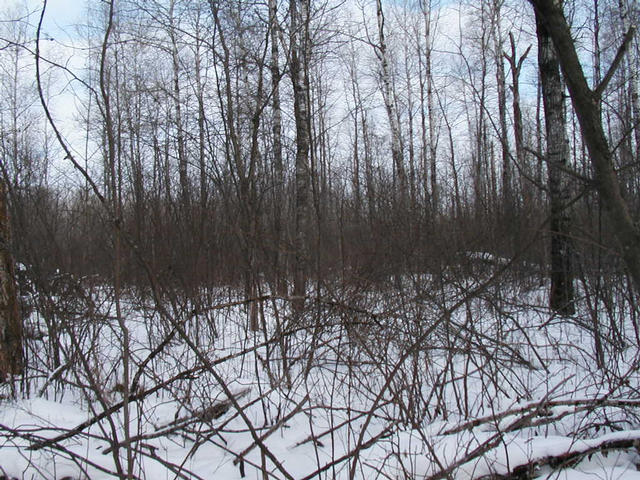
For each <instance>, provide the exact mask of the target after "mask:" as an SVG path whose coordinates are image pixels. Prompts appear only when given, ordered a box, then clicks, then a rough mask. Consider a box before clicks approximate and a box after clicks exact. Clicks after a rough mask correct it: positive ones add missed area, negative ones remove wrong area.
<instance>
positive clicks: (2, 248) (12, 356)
mask: <svg viewBox="0 0 640 480" xmlns="http://www.w3.org/2000/svg"><path fill="white" fill-rule="evenodd" d="M22 367H23V364H22V319H21V318H20V309H19V306H18V295H17V289H16V278H15V268H14V264H13V256H12V255H11V223H10V219H9V208H8V205H7V190H6V185H5V183H4V180H2V179H0V381H4V380H6V379H7V376H9V375H14V374H18V373H21V372H22Z"/></svg>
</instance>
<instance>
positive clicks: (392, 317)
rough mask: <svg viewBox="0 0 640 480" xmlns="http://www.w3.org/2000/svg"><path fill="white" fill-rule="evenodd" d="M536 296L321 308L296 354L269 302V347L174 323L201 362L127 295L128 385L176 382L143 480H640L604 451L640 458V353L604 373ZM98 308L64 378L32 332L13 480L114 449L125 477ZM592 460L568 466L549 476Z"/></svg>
mask: <svg viewBox="0 0 640 480" xmlns="http://www.w3.org/2000/svg"><path fill="white" fill-rule="evenodd" d="M467 287H468V286H467ZM503 287H504V286H503ZM537 288H538V287H536V288H532V289H523V288H515V287H514V288H513V289H507V290H510V291H511V292H512V293H511V295H512V298H510V299H509V300H508V301H505V304H504V306H503V308H502V309H496V308H495V305H494V303H495V302H487V301H484V300H483V297H482V296H481V295H478V296H476V297H474V298H472V299H471V298H470V299H469V300H468V301H467V302H462V303H461V304H460V305H461V308H455V309H453V312H451V311H450V310H448V309H451V308H452V307H451V305H455V304H456V303H455V302H460V301H459V299H460V298H461V297H460V292H453V291H452V292H451V296H450V299H451V300H450V301H451V302H452V303H450V304H447V305H445V306H444V307H443V305H442V304H437V303H429V302H428V301H425V300H424V299H420V300H419V301H415V303H413V304H411V305H410V306H409V307H408V308H410V311H411V315H406V314H404V313H403V312H404V311H403V310H400V309H399V306H403V308H407V305H408V303H407V299H406V298H402V299H399V298H394V297H393V296H388V297H385V298H382V297H380V296H377V295H374V294H372V295H370V296H369V297H368V298H367V299H365V300H362V304H359V305H357V307H358V308H357V309H356V310H344V311H341V310H340V309H337V308H334V307H331V308H330V307H328V306H327V305H324V306H322V308H320V307H318V308H316V309H315V310H312V311H310V313H309V315H308V317H305V318H304V319H303V321H304V322H307V323H306V325H298V324H295V325H294V324H292V323H289V324H287V323H286V322H285V327H286V326H287V325H288V326H290V327H291V333H290V334H289V335H288V336H287V345H286V348H285V345H284V344H283V342H282V341H281V339H280V338H279V336H278V335H277V329H276V322H275V318H276V310H277V313H278V315H277V318H279V320H280V321H286V320H287V305H286V304H285V303H284V302H282V301H281V300H274V301H273V302H271V301H270V302H264V303H263V305H262V309H263V311H264V314H265V321H266V324H267V325H268V331H267V332H266V333H263V332H259V333H254V332H250V331H247V329H246V313H245V311H244V309H243V307H242V306H241V305H233V306H230V307H228V308H220V309H213V310H210V311H209V312H208V313H207V314H206V315H205V314H201V315H200V316H196V317H195V318H194V317H193V316H192V315H187V314H185V313H184V312H190V311H192V309H190V308H189V306H188V305H187V304H185V306H184V307H183V310H182V311H177V312H175V311H174V314H175V315H176V318H181V322H180V323H178V325H181V326H182V327H183V332H184V333H185V334H186V335H187V336H188V338H189V340H190V341H191V342H192V343H193V344H196V345H197V346H198V350H199V354H200V356H199V355H196V353H195V352H194V351H193V349H192V348H190V347H189V346H188V344H187V342H186V339H185V338H184V337H182V336H181V335H182V334H181V333H175V334H174V336H173V337H172V338H171V340H170V341H168V342H166V345H165V346H164V348H162V349H160V350H159V351H158V352H155V351H154V349H155V348H156V347H158V346H159V345H163V343H162V342H163V341H164V340H165V339H166V338H167V335H168V334H169V333H170V332H172V331H173V329H174V327H175V326H176V325H175V324H172V323H171V322H169V321H168V320H167V319H166V318H163V317H162V316H160V315H159V314H157V313H155V309H154V307H153V305H152V304H149V303H146V304H141V303H140V301H138V300H135V299H134V297H133V296H131V297H130V298H126V299H125V302H124V305H123V306H124V308H123V310H124V312H125V315H126V325H127V329H128V332H129V336H130V339H131V344H130V345H129V347H130V351H131V352H132V357H131V359H130V361H131V362H132V365H130V367H129V368H130V377H131V378H133V376H134V375H135V374H136V373H137V372H138V368H139V367H140V366H141V365H143V366H144V368H143V370H142V373H141V374H140V375H139V377H140V382H139V384H138V385H139V388H138V390H136V391H133V392H131V394H132V395H137V394H140V393H143V392H145V390H148V389H153V388H154V387H155V386H156V385H159V384H162V387H161V388H158V389H157V390H153V391H152V393H149V394H147V395H143V398H137V397H136V398H134V399H133V401H132V402H131V403H130V404H129V414H130V420H129V436H130V437H131V438H133V439H134V440H135V441H134V443H133V445H134V446H135V448H133V449H132V451H131V453H132V455H133V461H134V471H133V473H134V474H135V475H136V476H137V477H138V478H146V479H163V478H225V479H237V478H263V477H262V470H264V471H266V472H267V476H268V477H269V478H295V479H301V478H306V477H313V478H336V479H343V478H344V479H346V478H351V474H352V473H353V478H358V479H374V478H375V479H377V478H381V479H382V478H412V479H413V478H429V477H430V476H432V475H438V474H440V473H441V472H442V471H445V472H448V473H450V476H451V477H452V478H456V479H481V478H488V476H490V475H496V474H502V475H504V474H508V473H511V472H513V471H514V469H515V468H516V467H518V466H522V465H526V464H528V463H532V462H537V464H538V466H537V467H536V469H535V470H534V471H533V474H534V476H535V477H536V478H554V479H556V478H563V479H568V480H578V479H586V478H589V479H590V480H591V479H595V478H606V479H616V478H625V479H634V478H638V479H640V473H639V472H637V470H636V465H638V464H640V457H639V456H638V454H637V453H636V451H635V448H627V447H624V448H618V447H616V448H604V449H603V448H600V447H603V446H605V445H606V446H611V445H613V444H614V443H615V442H623V441H635V443H632V446H635V445H640V421H639V419H638V416H637V413H636V412H637V408H638V406H640V395H639V394H638V393H639V391H638V386H639V385H638V384H639V382H638V380H639V379H638V374H637V358H638V351H637V348H636V346H633V347H632V346H627V347H626V348H621V349H617V350H616V349H614V348H610V347H607V358H606V359H605V360H606V364H607V365H608V368H606V369H598V368H597V367H596V365H595V362H594V354H593V347H592V344H593V339H592V334H591V332H590V331H589V330H588V329H587V328H585V326H584V325H583V324H582V323H581V322H580V321H579V318H578V320H575V321H574V320H571V319H563V320H560V319H553V318H550V317H549V314H548V313H547V312H544V310H542V309H540V308H538V307H535V306H532V307H530V308H526V307H523V305H526V303H527V302H530V304H531V305H535V304H536V302H535V301H534V300H533V299H537V298H539V297H540V295H543V292H542V291H541V290H537ZM93 294H94V295H95V298H94V299H93V300H94V301H93V305H101V312H99V313H100V315H97V312H94V316H93V317H86V318H82V317H78V316H76V317H74V319H73V321H71V320H69V319H66V320H65V321H61V323H60V326H61V327H62V328H61V329H60V331H59V332H58V335H59V336H60V338H59V339H58V341H59V344H60V346H61V353H60V355H61V359H62V364H61V365H58V366H55V365H54V364H53V363H52V357H51V348H52V345H53V341H54V340H55V339H54V338H53V332H49V331H48V330H47V322H45V321H44V319H43V318H41V317H39V316H38V313H37V312H34V313H33V314H32V316H31V317H30V318H29V325H28V327H29V326H30V327H31V328H32V329H33V330H37V329H40V330H41V331H44V332H46V333H47V334H46V335H44V336H37V337H34V338H30V339H29V340H28V347H27V348H28V352H29V368H30V370H29V372H31V373H30V374H28V376H27V378H25V379H23V382H22V383H20V382H19V381H17V382H16V384H15V387H16V388H20V385H23V388H24V385H28V386H29V388H28V391H26V390H24V391H23V393H22V394H19V395H18V399H17V400H11V399H9V398H7V399H5V400H3V401H2V407H1V408H0V467H1V468H2V469H3V471H4V472H5V474H6V475H8V476H9V477H15V478H51V479H54V478H55V479H58V478H64V477H69V478H73V479H76V478H87V477H88V478H91V479H107V478H115V477H116V476H117V466H116V457H115V456H114V455H115V453H114V452H115V451H116V450H117V451H118V455H119V457H118V458H119V459H120V464H121V465H126V448H125V442H124V440H125V428H124V426H125V422H124V418H125V416H124V408H122V401H123V392H122V387H121V381H122V378H123V368H124V367H123V362H122V341H123V335H122V331H121V329H120V327H119V325H118V322H117V321H116V319H115V318H113V315H114V311H115V310H114V307H113V299H112V298H111V296H110V294H109V293H108V290H107V289H106V288H104V289H99V288H98V289H94V293H93ZM484 294H486V295H490V294H491V292H485V293H484ZM503 297H504V296H503ZM515 300H517V302H518V303H517V305H518V306H517V307H513V308H511V309H509V307H508V305H516V302H515ZM220 303H221V304H223V303H224V302H223V301H222V300H221V302H220ZM366 311H371V312H376V315H375V316H374V317H371V316H369V317H368V318H367V315H366V314H364V313H363V312H366ZM358 312H360V313H358ZM443 312H448V316H447V315H445V314H444V313H443ZM577 317H579V315H578V316H577ZM415 318H419V319H420V321H417V322H416V321H414V319H415ZM445 318H446V319H448V322H444V320H443V319H445ZM585 318H586V317H585ZM367 320H368V321H367ZM585 322H586V320H585ZM627 323H629V324H628V325H627V324H625V325H624V328H626V329H627V331H626V332H625V334H626V335H628V338H633V337H632V335H633V326H632V325H631V324H630V323H631V322H629V321H627ZM34 325H37V328H35V327H34ZM214 332H217V335H215V334H214ZM629 344H630V345H631V343H629ZM283 348H285V350H284V351H285V353H286V358H287V363H286V368H287V369H288V374H287V372H285V365H284V364H283V361H282V358H283V357H282V354H283ZM311 352H313V355H311ZM202 355H204V356H206V358H207V359H208V362H210V367H211V368H209V367H207V366H206V365H203V364H202V362H201V359H202ZM67 364H68V366H67ZM221 382H222V383H221ZM119 385H120V386H119ZM5 389H6V391H4V392H3V393H4V394H5V396H6V397H8V396H9V395H8V394H9V390H8V389H9V386H5ZM225 390H228V391H230V392H231V393H232V394H233V396H234V402H236V403H237V404H238V406H239V407H240V410H238V409H237V408H236V407H235V406H234V405H232V403H233V402H229V401H228V398H227V396H226V394H225ZM220 404H224V405H225V406H226V407H225V408H222V407H221V406H220ZM216 405H217V407H216ZM105 411H106V412H107V413H106V414H104V415H103V416H102V417H103V418H102V417H101V418H102V419H101V420H100V421H95V418H96V416H98V415H100V414H101V413H102V412H105ZM75 430H78V433H76V434H74V435H69V436H68V438H64V439H61V440H59V441H56V442H55V443H47V442H46V440H48V439H54V438H58V437H59V436H62V435H64V434H66V433H67V432H73V431H75ZM116 438H117V442H116V443H117V444H118V445H117V446H119V448H117V449H116V450H114V446H116V445H114V439H116ZM256 438H257V439H258V441H257V442H256V440H255V439H256ZM34 447H35V448H34ZM38 447H43V448H38ZM582 452H584V453H585V455H583V456H580V457H577V458H576V460H575V461H574V462H572V463H570V464H568V465H567V466H566V468H563V469H558V468H552V467H551V466H549V464H548V463H549V462H548V461H547V460H548V459H549V458H550V457H553V456H559V455H567V454H577V453H582ZM240 455H242V461H239V456H240ZM354 468H355V470H353V469H354ZM352 470H353V471H352ZM243 474H244V477H243Z"/></svg>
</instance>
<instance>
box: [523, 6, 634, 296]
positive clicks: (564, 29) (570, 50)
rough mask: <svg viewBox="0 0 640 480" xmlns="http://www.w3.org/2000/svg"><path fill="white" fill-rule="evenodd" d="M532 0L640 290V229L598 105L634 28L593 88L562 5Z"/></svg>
mask: <svg viewBox="0 0 640 480" xmlns="http://www.w3.org/2000/svg"><path fill="white" fill-rule="evenodd" d="M529 1H530V2H531V4H532V5H533V6H534V8H535V11H536V15H537V18H538V19H539V24H540V25H541V26H542V27H543V28H544V29H545V30H546V31H547V32H548V35H549V37H550V38H552V39H553V43H554V45H555V48H556V51H557V54H558V59H559V62H560V65H561V67H562V72H563V74H564V79H565V81H566V83H567V87H568V89H569V93H570V95H571V100H572V102H573V107H574V109H575V112H576V115H577V117H578V121H579V122H580V128H581V130H582V137H583V139H584V142H585V143H586V145H587V150H588V152H589V157H590V159H591V164H592V165H593V170H594V181H595V186H596V189H597V191H598V193H599V195H600V199H601V200H602V203H603V206H604V208H605V212H606V214H607V216H608V218H609V221H610V222H611V225H612V227H613V231H614V232H615V236H616V238H617V240H618V242H619V244H620V247H621V248H620V255H621V256H622V258H623V259H624V261H625V263H626V266H627V268H628V269H629V273H630V274H631V277H632V279H633V282H634V284H635V287H636V289H637V290H640V231H638V227H637V225H636V223H635V221H634V218H633V217H632V215H631V211H630V210H629V206H628V204H627V202H626V200H625V199H624V197H623V196H622V191H621V188H620V183H619V181H618V177H617V175H616V172H615V170H614V168H613V163H612V152H611V148H610V147H609V143H608V141H607V137H606V135H605V132H604V128H603V126H602V120H601V117H600V105H599V104H600V98H601V96H602V93H603V92H604V90H605V89H606V88H607V86H608V84H609V82H610V81H611V78H612V77H613V74H614V73H615V70H616V68H617V67H618V65H619V64H620V62H621V61H622V59H623V58H624V54H625V51H626V49H627V47H628V46H629V44H630V43H631V40H632V39H633V35H634V29H633V28H630V29H629V31H628V32H627V34H626V36H625V38H624V41H623V43H622V45H621V46H620V48H619V50H618V52H617V54H616V57H615V58H614V60H613V62H612V64H611V66H610V67H609V69H608V71H607V73H606V74H605V75H604V76H603V78H602V81H600V83H599V84H598V85H596V86H595V88H593V89H591V88H589V85H588V84H587V80H586V78H585V75H584V71H583V69H582V64H581V63H580V59H579V58H578V54H577V52H576V46H575V43H574V40H573V38H572V36H571V29H570V27H569V24H568V23H567V20H566V18H565V16H564V11H563V8H562V4H560V3H558V2H557V1H555V0H529Z"/></svg>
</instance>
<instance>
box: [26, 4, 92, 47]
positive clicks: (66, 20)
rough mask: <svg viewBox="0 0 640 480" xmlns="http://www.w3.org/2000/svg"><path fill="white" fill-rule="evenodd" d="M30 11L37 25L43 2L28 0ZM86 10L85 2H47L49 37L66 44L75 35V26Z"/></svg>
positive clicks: (46, 25)
mask: <svg viewBox="0 0 640 480" xmlns="http://www.w3.org/2000/svg"><path fill="white" fill-rule="evenodd" d="M26 3H27V5H28V8H29V11H30V12H32V13H33V19H32V22H34V23H37V21H38V19H39V16H40V12H41V10H42V5H43V1H42V0H28V1H27V2H26ZM85 9H86V2H85V1H84V0H47V10H46V14H45V20H44V31H45V33H46V34H47V35H49V36H52V37H54V38H56V40H58V41H61V42H64V40H66V39H69V38H71V37H72V36H73V35H74V34H75V31H74V30H75V29H74V25H75V24H77V23H78V22H79V20H80V19H81V18H82V15H83V12H84V10H85Z"/></svg>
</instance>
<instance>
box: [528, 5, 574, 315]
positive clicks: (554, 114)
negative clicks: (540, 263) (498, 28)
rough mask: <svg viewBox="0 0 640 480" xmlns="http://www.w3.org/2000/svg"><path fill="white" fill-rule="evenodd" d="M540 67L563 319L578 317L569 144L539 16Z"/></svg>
mask: <svg viewBox="0 0 640 480" xmlns="http://www.w3.org/2000/svg"><path fill="white" fill-rule="evenodd" d="M536 26H537V34H538V65H539V68H540V83H541V85H542V97H543V102H544V118H545V129H546V134H547V170H548V187H549V204H550V210H551V211H550V217H551V218H550V225H551V290H550V292H549V306H550V307H551V309H552V310H553V311H555V312H558V313H559V314H562V315H572V314H573V313H575V306H574V291H573V276H574V274H573V256H574V253H573V245H572V242H571V237H570V234H569V230H570V225H571V217H570V212H569V208H568V203H569V200H570V198H571V187H570V184H571V182H570V179H569V177H568V174H567V173H566V171H567V169H568V165H569V142H568V139H567V134H566V128H565V115H564V102H563V85H562V81H561V77H560V65H559V63H558V57H557V55H556V50H555V48H554V46H553V42H552V40H551V36H550V34H549V31H548V30H547V27H546V24H545V22H544V21H543V19H541V18H540V16H539V15H538V14H536Z"/></svg>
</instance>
